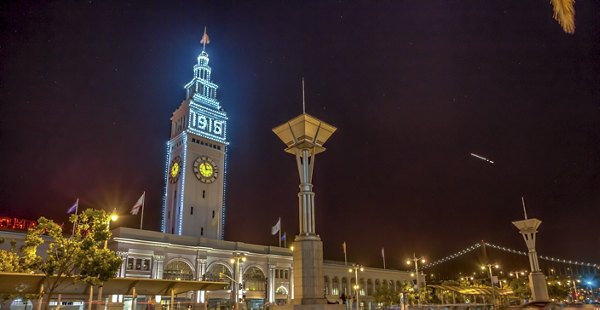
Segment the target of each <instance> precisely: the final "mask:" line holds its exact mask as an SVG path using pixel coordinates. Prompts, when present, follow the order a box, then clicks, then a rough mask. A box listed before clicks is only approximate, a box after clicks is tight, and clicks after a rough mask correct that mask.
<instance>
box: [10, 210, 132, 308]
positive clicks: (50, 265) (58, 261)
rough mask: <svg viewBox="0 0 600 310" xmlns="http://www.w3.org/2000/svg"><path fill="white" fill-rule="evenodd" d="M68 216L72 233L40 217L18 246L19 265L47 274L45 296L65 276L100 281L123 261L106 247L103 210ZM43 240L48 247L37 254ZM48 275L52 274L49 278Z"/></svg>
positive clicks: (107, 233) (107, 234)
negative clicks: (19, 246) (64, 231)
mask: <svg viewBox="0 0 600 310" xmlns="http://www.w3.org/2000/svg"><path fill="white" fill-rule="evenodd" d="M69 220H70V221H71V222H72V223H73V225H74V227H75V233H74V234H73V235H71V236H65V235H64V234H63V230H62V227H61V226H60V225H58V224H56V223H54V221H52V220H49V219H46V218H44V217H41V218H40V219H39V220H38V225H37V226H36V227H34V228H31V229H30V230H29V231H28V233H27V236H26V238H25V245H24V246H23V247H22V249H21V260H20V263H21V268H22V269H23V270H27V271H35V272H41V273H43V274H45V275H46V276H47V278H46V285H45V287H46V288H47V291H46V292H45V295H46V296H47V300H49V299H50V297H51V296H52V294H53V292H54V290H55V289H56V287H58V285H60V284H61V283H62V282H63V281H64V280H65V279H66V277H75V278H77V279H79V280H81V281H84V282H86V283H88V284H90V285H99V284H101V283H102V282H104V281H106V280H108V279H110V278H113V277H114V276H115V275H116V273H117V271H118V270H119V267H120V266H121V263H122V259H121V258H120V257H118V256H117V255H116V253H115V252H113V251H112V250H109V249H107V248H106V243H107V241H108V240H109V239H110V236H111V233H110V230H109V221H110V217H109V215H108V214H107V213H106V212H105V211H104V210H94V209H87V210H85V211H83V212H82V213H80V214H78V215H71V217H70V218H69ZM45 236H47V237H45ZM45 243H46V244H47V247H48V249H47V250H46V253H45V255H40V254H39V253H38V252H39V251H40V249H39V248H40V246H41V245H43V244H45ZM49 276H55V278H52V279H53V280H51V278H50V277H49Z"/></svg>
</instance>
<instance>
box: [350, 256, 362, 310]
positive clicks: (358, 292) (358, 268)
mask: <svg viewBox="0 0 600 310" xmlns="http://www.w3.org/2000/svg"><path fill="white" fill-rule="evenodd" d="M359 270H360V271H361V272H362V271H365V268H364V267H363V266H361V265H357V264H354V265H352V268H350V269H348V272H352V271H354V279H356V280H355V281H354V294H356V309H360V301H359V299H358V296H359V295H360V291H359V289H360V287H359V285H358V271H359Z"/></svg>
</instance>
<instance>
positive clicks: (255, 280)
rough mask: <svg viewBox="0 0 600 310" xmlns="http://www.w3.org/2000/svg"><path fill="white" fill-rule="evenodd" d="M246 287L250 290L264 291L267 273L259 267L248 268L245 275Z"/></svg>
mask: <svg viewBox="0 0 600 310" xmlns="http://www.w3.org/2000/svg"><path fill="white" fill-rule="evenodd" d="M243 283H244V289H245V290H248V291H264V290H265V288H266V278H265V274H264V273H263V272H262V270H260V268H258V267H254V266H252V267H250V268H248V269H246V272H244V277H243Z"/></svg>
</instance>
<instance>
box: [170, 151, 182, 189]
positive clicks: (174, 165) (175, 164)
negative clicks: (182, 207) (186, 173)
mask: <svg viewBox="0 0 600 310" xmlns="http://www.w3.org/2000/svg"><path fill="white" fill-rule="evenodd" d="M180 172H181V157H179V156H177V157H175V158H174V159H173V161H171V166H170V168H169V182H171V183H177V180H179V173H180Z"/></svg>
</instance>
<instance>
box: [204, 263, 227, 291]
mask: <svg viewBox="0 0 600 310" xmlns="http://www.w3.org/2000/svg"><path fill="white" fill-rule="evenodd" d="M220 274H223V276H220ZM203 278H204V280H205V281H214V282H229V283H230V284H229V286H227V287H226V288H225V289H226V290H228V289H231V280H230V278H233V276H232V275H231V272H230V271H229V269H227V267H225V265H223V264H219V263H217V264H214V265H211V266H210V267H208V270H207V271H206V273H205V274H204V277H203Z"/></svg>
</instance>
